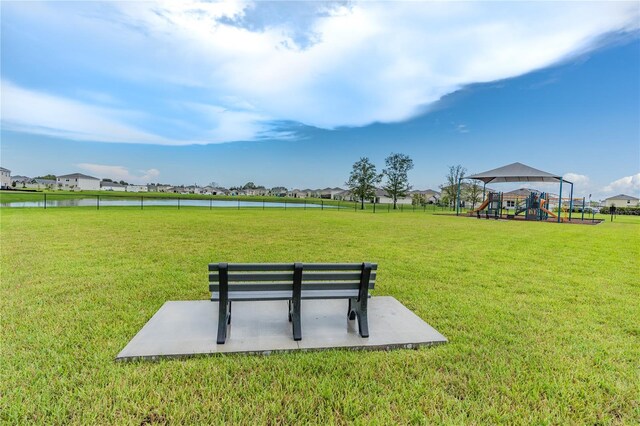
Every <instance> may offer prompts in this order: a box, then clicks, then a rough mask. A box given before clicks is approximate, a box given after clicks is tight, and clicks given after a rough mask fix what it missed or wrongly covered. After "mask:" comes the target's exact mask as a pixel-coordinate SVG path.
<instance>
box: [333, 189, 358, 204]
mask: <svg viewBox="0 0 640 426" xmlns="http://www.w3.org/2000/svg"><path fill="white" fill-rule="evenodd" d="M333 199H334V200H337V201H355V200H354V198H353V194H352V193H351V191H350V190H348V189H343V190H342V191H340V192H337V193H335V194H333Z"/></svg>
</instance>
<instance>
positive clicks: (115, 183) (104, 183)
mask: <svg viewBox="0 0 640 426" xmlns="http://www.w3.org/2000/svg"><path fill="white" fill-rule="evenodd" d="M100 186H113V187H115V188H124V187H125V186H127V185H123V184H121V183H118V182H105V181H101V182H100Z"/></svg>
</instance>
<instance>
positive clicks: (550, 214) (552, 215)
mask: <svg viewBox="0 0 640 426" xmlns="http://www.w3.org/2000/svg"><path fill="white" fill-rule="evenodd" d="M546 202H547V200H540V210H542V211H543V212H545V213H546V214H548V215H549V216H551V217H552V218H554V219H557V218H558V216H556V214H555V213H553V212H552V211H550V210H548V209H545V208H544V207H543V206H544V203H546Z"/></svg>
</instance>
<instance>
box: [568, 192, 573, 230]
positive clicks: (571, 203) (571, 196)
mask: <svg viewBox="0 0 640 426" xmlns="http://www.w3.org/2000/svg"><path fill="white" fill-rule="evenodd" d="M572 212H573V183H571V195H569V222H571V213H572Z"/></svg>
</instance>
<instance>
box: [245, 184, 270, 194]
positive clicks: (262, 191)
mask: <svg viewBox="0 0 640 426" xmlns="http://www.w3.org/2000/svg"><path fill="white" fill-rule="evenodd" d="M244 192H245V194H246V195H253V196H263V195H267V194H268V193H269V191H267V188H265V187H264V186H259V187H257V188H245V190H244Z"/></svg>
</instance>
